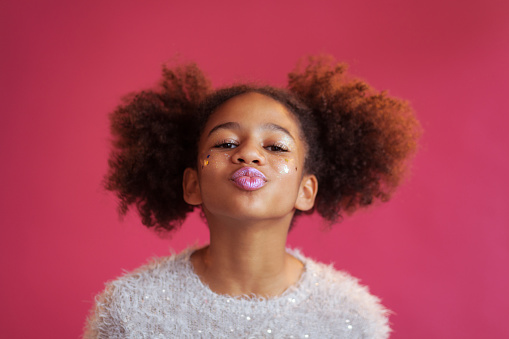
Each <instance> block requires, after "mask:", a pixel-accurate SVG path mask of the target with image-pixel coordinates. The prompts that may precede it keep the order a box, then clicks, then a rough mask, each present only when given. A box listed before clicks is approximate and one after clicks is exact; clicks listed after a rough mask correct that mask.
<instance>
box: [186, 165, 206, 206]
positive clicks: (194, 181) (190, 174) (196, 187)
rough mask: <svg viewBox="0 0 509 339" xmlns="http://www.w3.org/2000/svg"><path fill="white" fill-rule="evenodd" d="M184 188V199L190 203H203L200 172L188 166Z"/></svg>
mask: <svg viewBox="0 0 509 339" xmlns="http://www.w3.org/2000/svg"><path fill="white" fill-rule="evenodd" d="M182 188H183V189H184V201H185V202H187V203H188V204H189V205H201V203H202V199H201V190H200V183H199V182H198V172H197V171H196V170H195V169H192V168H186V169H185V171H184V177H183V179H182Z"/></svg>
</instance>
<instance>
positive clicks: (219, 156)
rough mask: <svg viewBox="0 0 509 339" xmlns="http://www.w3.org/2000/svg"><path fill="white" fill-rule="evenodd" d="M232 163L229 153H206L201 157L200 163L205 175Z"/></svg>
mask: <svg viewBox="0 0 509 339" xmlns="http://www.w3.org/2000/svg"><path fill="white" fill-rule="evenodd" d="M229 161H230V155H229V154H227V153H211V152H204V153H202V154H201V155H200V158H199V160H198V163H199V165H200V168H201V170H202V172H203V173H205V172H209V171H210V170H212V169H218V168H220V167H223V166H224V165H225V164H226V163H228V162H229Z"/></svg>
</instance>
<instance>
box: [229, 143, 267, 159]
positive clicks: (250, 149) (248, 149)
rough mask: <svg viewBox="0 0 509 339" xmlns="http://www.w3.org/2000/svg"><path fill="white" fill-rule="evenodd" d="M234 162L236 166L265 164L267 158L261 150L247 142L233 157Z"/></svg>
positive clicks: (239, 147)
mask: <svg viewBox="0 0 509 339" xmlns="http://www.w3.org/2000/svg"><path fill="white" fill-rule="evenodd" d="M232 160H233V162H234V163H236V164H242V163H244V164H248V165H249V164H257V165H263V164H265V156H264V155H263V153H262V152H261V149H260V148H259V147H257V146H256V145H254V144H253V143H250V142H246V143H244V144H243V145H240V146H238V147H237V148H236V152H235V154H233V156H232Z"/></svg>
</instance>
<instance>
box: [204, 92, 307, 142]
mask: <svg viewBox="0 0 509 339" xmlns="http://www.w3.org/2000/svg"><path fill="white" fill-rule="evenodd" d="M228 122H238V123H240V124H241V125H243V126H245V127H251V126H253V127H255V126H256V125H265V124H275V125H279V126H281V127H283V128H285V129H287V130H289V131H291V132H292V133H293V134H294V136H295V137H297V136H298V134H299V132H300V128H299V123H298V120H297V119H296V117H295V116H294V114H293V113H291V112H290V111H289V110H288V109H287V108H286V107H285V106H284V105H283V104H281V103H280V102H278V101H276V100H274V99H272V98H271V97H268V96H266V95H263V94H260V93H256V92H250V93H244V94H241V95H238V96H235V97H233V98H231V99H229V100H227V101H226V102H224V103H223V104H222V105H220V106H219V107H218V108H217V109H216V110H215V111H214V112H213V113H212V114H211V116H210V117H209V119H208V121H207V123H206V124H205V128H204V134H207V133H208V132H209V131H210V130H211V129H212V128H214V126H216V125H218V124H223V123H228Z"/></svg>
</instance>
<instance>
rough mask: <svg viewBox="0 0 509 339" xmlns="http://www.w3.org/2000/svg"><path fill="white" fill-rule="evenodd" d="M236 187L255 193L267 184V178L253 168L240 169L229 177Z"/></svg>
mask: <svg viewBox="0 0 509 339" xmlns="http://www.w3.org/2000/svg"><path fill="white" fill-rule="evenodd" d="M230 180H232V181H233V183H234V184H235V185H237V187H239V188H241V189H243V190H246V191H255V190H257V189H259V188H262V187H263V186H264V185H265V184H266V183H267V178H265V175H263V173H262V172H260V171H259V170H257V169H255V168H253V167H242V168H241V169H239V170H237V171H236V172H235V173H233V175H232V176H231V179H230Z"/></svg>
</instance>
